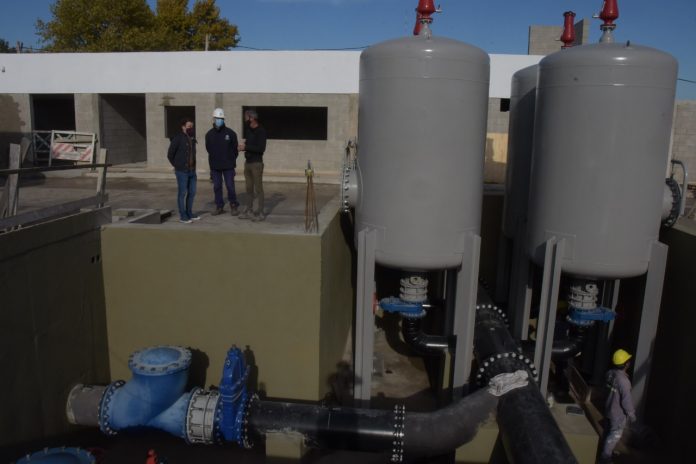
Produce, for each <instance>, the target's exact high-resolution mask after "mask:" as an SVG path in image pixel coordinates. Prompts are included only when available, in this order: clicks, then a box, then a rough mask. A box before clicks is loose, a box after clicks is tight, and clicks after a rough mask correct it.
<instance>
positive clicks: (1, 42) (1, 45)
mask: <svg viewBox="0 0 696 464" xmlns="http://www.w3.org/2000/svg"><path fill="white" fill-rule="evenodd" d="M14 52H15V50H14V49H13V48H10V44H9V43H7V40H5V39H0V53H14Z"/></svg>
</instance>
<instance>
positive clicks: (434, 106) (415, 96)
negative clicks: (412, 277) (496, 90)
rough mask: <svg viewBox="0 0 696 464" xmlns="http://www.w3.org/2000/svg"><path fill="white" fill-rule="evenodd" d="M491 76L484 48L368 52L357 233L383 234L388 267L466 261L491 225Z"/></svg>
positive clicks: (405, 44)
mask: <svg viewBox="0 0 696 464" xmlns="http://www.w3.org/2000/svg"><path fill="white" fill-rule="evenodd" d="M489 76H490V64H489V57H488V55H487V54H486V53H485V52H484V51H482V50H480V49H478V48H476V47H473V46H471V45H467V44H465V43H462V42H458V41H456V40H451V39H446V38H439V37H427V36H425V35H420V36H415V37H407V38H402V39H395V40H390V41H387V42H383V43H380V44H377V45H374V46H372V47H370V48H368V49H366V50H365V51H364V52H363V53H362V54H361V56H360V96H359V105H360V110H359V116H358V123H359V126H358V143H359V153H358V185H359V187H358V188H359V198H358V204H357V205H356V230H357V231H360V230H362V229H373V230H376V235H377V249H376V255H375V258H376V261H377V262H378V263H380V264H383V265H385V266H390V267H396V268H400V269H405V270H430V269H444V268H448V267H456V266H458V265H460V264H461V263H462V256H463V252H464V250H465V246H466V244H467V243H468V242H467V235H468V234H469V233H475V234H478V233H479V230H480V227H481V201H482V188H483V160H484V152H485V143H486V121H487V113H488V81H489Z"/></svg>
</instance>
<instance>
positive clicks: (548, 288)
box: [534, 237, 565, 397]
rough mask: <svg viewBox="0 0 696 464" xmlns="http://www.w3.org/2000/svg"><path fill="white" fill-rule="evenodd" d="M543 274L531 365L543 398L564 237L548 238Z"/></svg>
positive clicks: (545, 389) (551, 343)
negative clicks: (533, 367) (537, 371)
mask: <svg viewBox="0 0 696 464" xmlns="http://www.w3.org/2000/svg"><path fill="white" fill-rule="evenodd" d="M545 246H546V250H545V252H544V277H543V280H542V284H541V299H540V301H539V318H538V319H537V330H536V333H537V337H536V345H535V347H534V364H535V365H536V366H538V368H539V376H540V379H539V389H540V390H541V394H542V395H543V396H544V397H546V392H547V390H548V386H549V370H550V369H549V368H550V366H551V351H552V348H553V333H554V329H555V327H556V309H557V307H558V287H559V286H560V283H561V260H562V259H563V254H564V249H565V239H561V240H560V241H559V240H558V239H557V238H556V237H551V238H550V239H549V240H548V241H547V242H546V244H545Z"/></svg>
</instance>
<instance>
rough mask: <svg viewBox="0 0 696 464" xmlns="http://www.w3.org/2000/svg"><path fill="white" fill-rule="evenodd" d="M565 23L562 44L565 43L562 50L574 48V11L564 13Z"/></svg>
mask: <svg viewBox="0 0 696 464" xmlns="http://www.w3.org/2000/svg"><path fill="white" fill-rule="evenodd" d="M563 16H564V17H565V21H564V22H563V34H561V42H563V47H562V48H568V47H572V46H573V42H575V24H574V23H575V13H573V12H572V11H566V12H565V13H563Z"/></svg>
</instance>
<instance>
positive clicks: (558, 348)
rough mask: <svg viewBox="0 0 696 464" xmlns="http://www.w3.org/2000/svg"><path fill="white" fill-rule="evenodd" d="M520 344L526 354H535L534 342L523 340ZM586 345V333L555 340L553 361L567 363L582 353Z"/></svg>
mask: <svg viewBox="0 0 696 464" xmlns="http://www.w3.org/2000/svg"><path fill="white" fill-rule="evenodd" d="M520 343H521V344H522V349H523V350H524V353H525V354H527V355H531V354H532V353H534V348H535V342H534V340H523V341H521V342H520ZM584 343H585V334H584V333H579V334H578V335H576V336H573V337H568V338H562V339H558V340H554V341H553V346H552V347H551V359H553V360H554V361H565V360H566V359H568V358H572V357H575V356H576V355H577V354H578V353H580V352H581V351H582V347H583V344H584Z"/></svg>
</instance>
